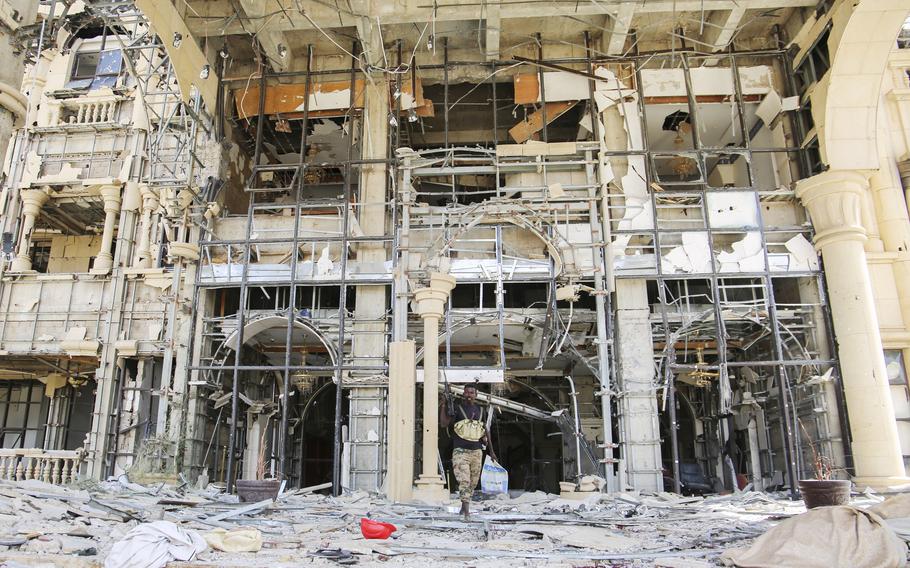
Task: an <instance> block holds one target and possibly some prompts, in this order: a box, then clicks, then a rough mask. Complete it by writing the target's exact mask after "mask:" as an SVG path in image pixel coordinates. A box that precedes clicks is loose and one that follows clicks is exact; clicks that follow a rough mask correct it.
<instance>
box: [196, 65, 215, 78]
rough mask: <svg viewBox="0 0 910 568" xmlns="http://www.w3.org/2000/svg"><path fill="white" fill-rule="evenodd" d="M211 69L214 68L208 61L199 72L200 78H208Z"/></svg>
mask: <svg viewBox="0 0 910 568" xmlns="http://www.w3.org/2000/svg"><path fill="white" fill-rule="evenodd" d="M211 70H212V69H211V67H209V64H208V63H206V64H205V65H203V66H202V70H201V71H200V72H199V78H200V79H208V78H209V72H211Z"/></svg>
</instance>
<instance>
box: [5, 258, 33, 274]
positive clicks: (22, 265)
mask: <svg viewBox="0 0 910 568" xmlns="http://www.w3.org/2000/svg"><path fill="white" fill-rule="evenodd" d="M8 272H18V273H20V274H29V273H37V271H36V270H32V261H31V259H28V258H21V257H18V256H17V257H16V258H14V259H13V261H12V262H11V263H10V265H9V269H8Z"/></svg>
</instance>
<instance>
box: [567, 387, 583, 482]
mask: <svg viewBox="0 0 910 568" xmlns="http://www.w3.org/2000/svg"><path fill="white" fill-rule="evenodd" d="M566 380H567V381H569V389H570V390H569V396H571V397H572V418H573V419H574V421H575V432H574V437H575V472H576V477H575V481H576V483H577V482H580V481H581V475H582V474H581V423H580V422H579V419H578V392H577V391H576V390H575V381H574V380H572V375H566Z"/></svg>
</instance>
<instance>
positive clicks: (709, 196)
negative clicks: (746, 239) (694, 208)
mask: <svg viewBox="0 0 910 568" xmlns="http://www.w3.org/2000/svg"><path fill="white" fill-rule="evenodd" d="M705 197H706V200H707V207H708V222H709V223H710V225H711V228H712V229H754V228H755V227H758V225H759V222H760V220H759V215H758V204H757V203H756V202H755V193H753V192H751V191H730V192H727V191H724V192H718V191H713V192H707V193H706V196H705Z"/></svg>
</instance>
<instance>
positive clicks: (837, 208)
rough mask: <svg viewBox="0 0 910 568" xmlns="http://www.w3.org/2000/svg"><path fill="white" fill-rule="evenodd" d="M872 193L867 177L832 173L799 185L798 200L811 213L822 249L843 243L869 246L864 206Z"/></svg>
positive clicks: (844, 171)
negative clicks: (867, 244) (849, 242)
mask: <svg viewBox="0 0 910 568" xmlns="http://www.w3.org/2000/svg"><path fill="white" fill-rule="evenodd" d="M867 191H869V177H868V175H867V174H864V173H862V172H858V171H854V170H829V171H827V172H823V173H820V174H818V175H814V176H812V177H810V178H806V179H804V180H801V181H799V182H797V184H796V197H798V198H799V200H800V201H801V202H802V203H803V205H804V206H805V207H806V209H808V210H809V215H810V216H811V217H812V224H813V225H814V226H815V246H816V248H818V249H822V248H824V247H825V246H826V245H828V244H831V243H835V242H840V241H848V240H850V241H859V242H865V240H866V235H867V234H866V228H865V227H864V226H863V212H862V203H863V199H865V195H866V192H867Z"/></svg>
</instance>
